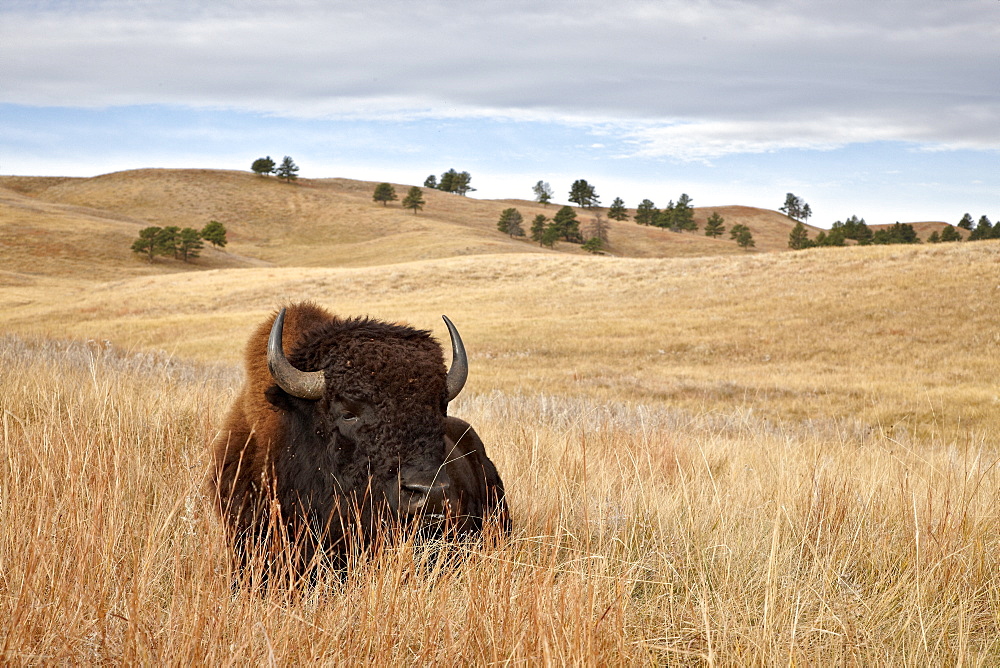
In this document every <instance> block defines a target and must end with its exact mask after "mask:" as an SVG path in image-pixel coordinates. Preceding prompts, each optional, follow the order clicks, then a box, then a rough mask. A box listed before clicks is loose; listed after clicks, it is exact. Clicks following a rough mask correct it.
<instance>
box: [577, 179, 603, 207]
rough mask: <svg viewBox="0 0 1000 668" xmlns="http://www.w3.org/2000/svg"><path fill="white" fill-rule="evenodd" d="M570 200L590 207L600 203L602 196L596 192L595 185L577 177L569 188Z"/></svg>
mask: <svg viewBox="0 0 1000 668" xmlns="http://www.w3.org/2000/svg"><path fill="white" fill-rule="evenodd" d="M569 201H570V202H575V203H577V204H579V205H580V206H582V207H583V208H584V209H589V208H591V207H595V206H597V205H598V204H600V198H599V197H598V196H597V193H596V192H594V186H592V185H590V184H589V183H587V181H586V179H577V180H576V181H574V182H573V186H572V187H571V188H570V189H569Z"/></svg>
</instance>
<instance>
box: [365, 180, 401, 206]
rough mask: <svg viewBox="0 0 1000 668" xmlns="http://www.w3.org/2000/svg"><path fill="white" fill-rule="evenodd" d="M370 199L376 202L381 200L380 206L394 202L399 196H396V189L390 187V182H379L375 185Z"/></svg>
mask: <svg viewBox="0 0 1000 668" xmlns="http://www.w3.org/2000/svg"><path fill="white" fill-rule="evenodd" d="M372 199H373V200H375V201H376V202H382V206H385V205H386V204H388V203H389V202H394V201H395V200H397V199H399V198H398V197H396V189H395V188H393V187H392V184H391V183H380V184H378V185H377V186H375V192H374V193H373V194H372Z"/></svg>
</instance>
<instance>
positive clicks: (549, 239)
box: [540, 220, 562, 248]
mask: <svg viewBox="0 0 1000 668" xmlns="http://www.w3.org/2000/svg"><path fill="white" fill-rule="evenodd" d="M560 236H562V230H560V229H559V226H558V225H556V222H555V221H554V220H553V221H549V223H548V224H547V225H546V226H545V229H544V230H543V231H542V239H541V242H540V243H541V244H542V245H543V246H547V247H549V248H555V246H556V241H558V240H559V237H560Z"/></svg>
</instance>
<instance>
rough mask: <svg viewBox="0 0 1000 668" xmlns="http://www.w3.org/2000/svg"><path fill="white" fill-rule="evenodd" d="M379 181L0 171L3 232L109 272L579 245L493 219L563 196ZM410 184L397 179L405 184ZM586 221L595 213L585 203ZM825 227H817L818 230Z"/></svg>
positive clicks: (732, 250) (702, 211)
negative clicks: (145, 236)
mask: <svg viewBox="0 0 1000 668" xmlns="http://www.w3.org/2000/svg"><path fill="white" fill-rule="evenodd" d="M374 187H375V184H374V183H372V182H365V181H353V180H349V179H320V180H309V179H300V180H299V181H298V182H296V183H293V184H286V183H283V182H279V181H277V180H276V179H273V178H261V177H258V176H255V175H253V174H250V173H246V172H235V171H217V170H167V169H142V170H134V171H127V172H116V173H113V174H105V175H102V176H97V177H93V178H52V177H0V244H2V248H3V256H4V259H5V260H6V261H5V263H4V264H5V267H4V268H5V269H6V270H7V271H14V272H24V273H28V274H31V273H34V272H36V271H37V267H38V264H39V262H40V261H42V260H44V261H45V262H46V263H49V262H54V263H55V264H56V265H57V266H58V270H57V271H56V273H59V274H65V275H75V276H78V277H81V278H82V277H94V278H107V277H111V276H114V275H119V274H121V273H124V274H126V275H143V274H148V273H151V272H152V273H160V272H163V271H179V270H187V269H191V268H203V269H204V268H225V267H238V266H255V265H261V264H273V265H278V266H314V267H335V266H340V267H350V266H371V265H378V264H384V263H386V262H404V261H411V260H423V259H436V258H444V257H454V256H460V255H483V254H494V253H543V254H553V253H555V254H566V253H571V254H572V253H581V252H582V251H581V250H580V248H579V246H578V245H576V244H566V243H560V244H558V245H557V247H556V249H555V250H548V249H543V248H540V247H539V246H538V245H537V244H535V243H533V242H531V241H529V240H525V239H510V238H508V237H506V236H504V235H503V234H501V233H500V232H498V231H497V229H496V221H497V219H498V218H499V214H500V211H501V210H502V209H504V208H506V207H509V206H513V207H516V208H518V210H519V211H521V213H522V214H523V216H524V219H525V226H527V225H528V224H530V221H531V219H532V218H534V216H535V215H537V214H539V213H541V214H544V215H547V216H549V217H551V216H552V215H553V214H554V213H555V212H556V210H557V209H558V207H557V206H556V205H551V206H547V207H546V206H542V205H540V204H538V203H537V202H531V201H525V200H477V199H473V198H467V197H460V196H457V195H454V194H450V193H443V192H439V191H436V190H432V189H425V190H424V197H425V199H426V202H427V203H426V206H425V208H424V210H423V211H421V212H420V213H419V215H414V214H413V213H412V212H410V211H408V210H403V209H401V208H400V206H399V204H398V203H392V204H390V205H389V206H381V205H379V204H377V203H375V202H373V201H372V199H371V194H372V192H373V190H374ZM405 188H406V186H403V185H397V186H396V189H397V192H398V193H399V194H400V195H402V194H403V192H405ZM714 211H718V212H719V214H720V215H722V216H723V217H724V218H725V220H726V226H727V228H728V227H731V226H732V225H733V224H735V223H743V224H744V225H747V226H749V227H750V229H751V230H752V232H753V234H754V237H755V240H756V243H757V247H756V251H751V252H762V251H775V250H783V249H785V247H786V244H787V239H788V232H789V231H790V229H791V227H792V226H793V222H792V221H790V220H789V219H788V218H787V217H786V216H784V215H782V214H779V213H777V212H774V211H767V210H763V209H755V208H751V207H741V206H721V207H704V208H697V209H695V219H696V221H697V222H698V223H699V225H700V226H704V221H705V219H706V218H708V216H710V215H711V213H712V212H714ZM578 215H579V219H580V221H581V227H582V228H583V229H584V230H586V228H587V226H588V225H589V224H590V220H591V218H592V214H591V212H589V211H586V210H582V209H578ZM209 220H218V221H220V222H222V223H223V224H225V225H226V228H227V230H228V237H229V241H230V243H229V245H228V246H227V249H226V252H214V251H211V250H207V251H206V252H205V253H204V254H203V256H202V257H201V258H199V259H198V260H197V261H196V262H194V263H192V265H183V264H181V263H177V262H172V261H166V260H158V261H157V262H156V263H155V265H154V266H153V267H150V266H149V265H148V263H146V262H144V261H143V260H142V259H141V258H139V257H137V256H135V255H134V254H132V253H131V252H130V251H129V246H130V245H131V242H132V240H133V239H135V237H136V236H137V234H138V231H139V230H140V229H142V228H143V227H146V226H149V225H158V226H165V225H177V226H179V227H195V228H199V229H200V228H201V227H202V226H203V225H204V224H205V223H207V222H208V221H209ZM610 228H611V229H610V232H609V234H610V239H611V245H610V248H609V249H608V252H609V254H611V255H616V256H624V257H692V256H705V255H729V254H740V253H744V251H742V250H740V249H739V248H738V247H737V246H736V244H735V243H734V242H732V241H731V240H729V239H728V237H725V236H724V237H723V238H722V239H710V238H707V237H705V236H704V235H703V234H702V233H701V232H685V233H674V232H670V231H668V230H662V229H659V228H653V227H642V226H638V225H635V224H634V223H632V222H630V221H625V222H616V221H610ZM815 231H816V230H813V233H815Z"/></svg>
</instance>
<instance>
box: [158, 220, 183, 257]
mask: <svg viewBox="0 0 1000 668" xmlns="http://www.w3.org/2000/svg"><path fill="white" fill-rule="evenodd" d="M180 236H181V228H179V227H177V226H176V225H168V226H167V227H164V228H162V229H161V230H160V233H159V234H158V235H157V237H156V245H157V247H158V250H157V252H158V253H160V254H161V255H169V256H171V257H173V258H174V259H179V258H180V256H181V254H180V250H179V248H178V247H179V245H180Z"/></svg>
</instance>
